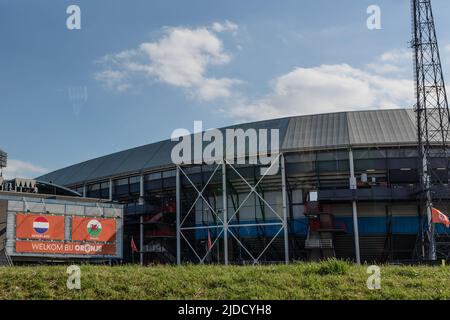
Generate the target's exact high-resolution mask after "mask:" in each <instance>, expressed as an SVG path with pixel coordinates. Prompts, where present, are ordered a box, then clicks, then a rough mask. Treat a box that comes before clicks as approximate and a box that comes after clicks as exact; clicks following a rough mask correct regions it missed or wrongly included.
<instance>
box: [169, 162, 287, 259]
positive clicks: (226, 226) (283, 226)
mask: <svg viewBox="0 0 450 320" xmlns="http://www.w3.org/2000/svg"><path fill="white" fill-rule="evenodd" d="M280 160H281V177H282V185H281V189H282V199H283V215H282V216H280V215H279V214H278V212H277V211H276V210H275V209H274V208H273V207H272V206H271V205H270V204H269V203H268V202H267V201H266V200H265V199H264V197H263V196H262V195H261V194H260V193H259V192H258V191H257V188H258V186H259V184H260V183H261V181H262V180H263V179H264V177H266V175H267V173H269V172H270V171H271V169H272V168H273V167H274V166H275V165H277V166H278V165H280ZM227 167H228V168H230V169H231V170H233V171H234V172H235V173H236V175H237V176H238V177H239V178H240V179H242V180H243V181H244V183H245V184H246V185H247V186H248V187H249V188H250V192H249V193H248V195H247V196H246V197H245V198H244V200H243V201H242V202H241V203H240V205H239V207H238V208H237V209H236V210H234V213H233V214H232V215H231V216H228V210H227V207H228V204H227V202H228V196H227V186H226V185H227V179H226V169H227ZM219 168H222V190H223V210H222V213H223V215H222V218H221V216H220V215H219V212H217V211H216V210H214V208H212V206H211V205H210V204H209V202H208V201H207V200H206V198H205V196H204V192H205V190H206V188H207V186H208V185H209V183H210V182H211V180H212V178H213V177H214V175H215V174H216V172H217V171H218V169H219ZM181 175H183V176H184V177H185V178H186V179H187V181H188V182H189V184H190V185H191V186H192V187H193V188H194V190H195V192H196V193H197V197H196V199H195V200H194V202H193V203H192V205H191V207H190V208H189V210H188V211H187V213H186V215H185V216H184V218H183V219H181V187H182V186H181ZM176 188H177V192H176V195H177V264H181V239H183V240H184V241H185V242H186V243H187V245H188V247H189V248H190V249H191V250H192V252H193V253H194V255H195V256H196V257H197V259H198V261H199V263H200V264H203V263H204V262H205V259H206V257H207V256H208V255H209V253H210V252H211V249H212V248H213V247H214V246H215V245H216V243H217V242H218V241H219V239H220V237H221V236H222V234H223V235H224V263H225V264H228V263H229V261H228V240H227V239H228V235H231V237H232V238H233V239H235V240H236V242H237V243H238V244H239V246H240V247H241V248H242V249H243V250H244V251H245V252H246V253H247V254H248V255H249V256H250V257H251V258H252V259H253V264H259V262H260V259H261V257H262V256H263V255H264V253H265V252H266V251H267V249H268V248H269V247H270V245H271V244H272V243H273V241H274V240H275V239H276V238H277V237H278V235H279V234H280V233H281V231H283V230H284V251H285V252H284V254H285V263H286V264H288V263H289V242H288V221H287V219H288V218H287V192H286V172H285V164H284V156H283V155H282V154H279V155H278V156H277V158H276V159H275V160H274V161H272V163H271V166H270V167H269V169H268V170H266V171H265V173H264V174H262V176H261V178H260V179H259V180H258V181H257V183H256V184H255V185H251V184H250V183H249V182H248V181H247V179H245V178H244V177H243V176H242V175H241V174H240V173H239V171H238V170H237V169H236V168H235V167H234V166H233V165H232V164H231V163H229V162H228V161H227V160H226V159H223V160H222V161H221V163H219V164H218V165H217V166H216V167H215V169H214V171H213V173H212V174H211V176H210V177H209V179H208V180H207V182H206V183H205V185H204V186H203V188H202V189H201V190H199V189H198V188H197V187H196V186H195V184H194V183H193V182H192V180H191V179H190V178H189V175H188V174H186V172H185V171H184V170H183V168H182V167H181V166H177V179H176ZM252 194H255V195H256V196H257V197H258V198H259V199H260V200H261V201H262V202H263V203H264V204H265V205H266V206H267V208H269V210H270V211H272V212H273V213H274V214H275V216H276V217H277V218H278V219H279V220H280V222H274V223H253V224H240V223H239V222H238V224H232V223H231V222H232V220H233V218H234V217H235V216H236V215H237V214H238V213H239V211H240V210H241V208H242V207H243V205H244V204H245V202H246V201H247V200H248V199H249V198H250V196H251V195H252ZM200 199H203V201H204V202H206V204H207V205H208V207H209V209H210V210H211V212H212V214H213V215H214V216H215V217H216V218H217V220H218V221H219V223H218V224H217V225H215V226H214V225H208V226H195V227H183V225H184V223H185V222H186V219H187V217H188V216H189V215H190V214H191V213H192V211H193V209H194V208H195V204H196V203H197V201H198V200H200ZM266 226H280V229H279V230H278V232H276V234H275V236H274V237H273V238H272V239H271V240H270V241H269V243H268V244H267V245H266V246H265V247H264V249H263V250H262V252H261V253H260V254H259V255H258V256H256V257H255V256H254V255H252V253H251V252H250V251H249V250H248V249H247V248H246V247H245V245H244V244H243V243H242V242H241V241H240V240H239V238H238V237H237V236H236V235H235V233H234V232H233V231H231V230H230V228H241V227H266ZM214 228H217V229H218V232H219V233H218V235H217V237H216V239H215V240H214V241H213V242H212V245H211V247H210V248H208V250H207V251H206V253H205V255H203V256H200V255H199V254H198V252H197V251H196V250H195V248H194V247H193V245H192V244H191V243H190V242H189V240H188V239H187V238H186V236H185V235H184V234H183V231H195V230H204V229H214Z"/></svg>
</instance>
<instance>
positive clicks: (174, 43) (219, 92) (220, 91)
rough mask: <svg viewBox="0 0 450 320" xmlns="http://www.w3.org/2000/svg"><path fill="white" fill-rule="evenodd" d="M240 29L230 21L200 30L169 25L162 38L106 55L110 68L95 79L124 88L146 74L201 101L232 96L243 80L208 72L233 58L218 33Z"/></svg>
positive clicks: (105, 59)
mask: <svg viewBox="0 0 450 320" xmlns="http://www.w3.org/2000/svg"><path fill="white" fill-rule="evenodd" d="M237 29H238V26H237V25H236V24H234V23H232V22H230V21H226V22H225V23H223V24H222V23H218V22H216V23H214V24H213V25H212V26H211V27H200V28H196V29H189V28H183V27H177V28H165V29H164V35H163V36H162V37H161V38H160V39H159V40H158V41H155V42H145V43H142V44H140V45H139V46H138V48H136V49H131V50H125V51H122V52H120V53H117V54H113V55H107V56H105V57H104V58H103V59H101V61H100V62H101V63H102V64H103V65H104V66H105V67H106V68H105V70H103V71H100V72H98V73H97V74H95V79H97V80H98V81H100V82H101V83H103V84H104V85H105V86H106V87H108V88H112V89H116V90H118V91H124V90H127V89H129V88H130V87H131V86H132V79H133V76H136V75H144V76H146V77H149V78H151V79H155V80H157V81H160V82H163V83H166V84H169V85H172V86H176V87H181V88H183V89H186V90H187V91H188V93H189V95H190V96H193V97H195V98H198V99H200V100H207V101H211V100H214V99H217V98H225V97H229V96H230V95H231V91H232V87H233V86H235V85H237V84H239V83H240V81H239V80H237V79H231V78H214V77H209V76H208V71H209V68H210V67H211V66H220V65H225V64H228V63H229V62H230V61H231V55H230V54H229V53H227V52H226V51H225V50H224V47H223V42H222V40H221V39H220V38H219V37H218V34H217V33H220V32H226V31H231V32H236V31H237Z"/></svg>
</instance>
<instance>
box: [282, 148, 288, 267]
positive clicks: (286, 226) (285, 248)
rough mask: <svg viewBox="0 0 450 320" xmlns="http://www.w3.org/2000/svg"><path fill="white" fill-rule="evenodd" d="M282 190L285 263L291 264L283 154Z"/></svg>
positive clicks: (283, 159)
mask: <svg viewBox="0 0 450 320" xmlns="http://www.w3.org/2000/svg"><path fill="white" fill-rule="evenodd" d="M280 157H281V189H282V197H283V229H284V262H285V263H286V264H289V239H288V236H289V232H288V214H287V192H286V165H285V158H284V155H283V154H281V156H280Z"/></svg>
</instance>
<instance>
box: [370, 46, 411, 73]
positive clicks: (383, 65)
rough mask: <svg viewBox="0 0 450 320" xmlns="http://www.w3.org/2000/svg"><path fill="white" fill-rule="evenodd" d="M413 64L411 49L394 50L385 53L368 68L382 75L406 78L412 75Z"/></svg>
mask: <svg viewBox="0 0 450 320" xmlns="http://www.w3.org/2000/svg"><path fill="white" fill-rule="evenodd" d="M412 63H413V57H412V51H411V49H393V50H390V51H387V52H385V53H383V54H382V55H381V56H379V57H378V58H377V59H376V60H375V62H373V63H369V64H368V65H367V66H366V68H367V69H368V70H370V71H372V72H375V73H377V74H381V75H387V74H389V75H391V76H395V77H405V76H408V75H410V74H411V68H412Z"/></svg>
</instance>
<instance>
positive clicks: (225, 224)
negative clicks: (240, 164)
mask: <svg viewBox="0 0 450 320" xmlns="http://www.w3.org/2000/svg"><path fill="white" fill-rule="evenodd" d="M222 202H223V258H224V263H225V265H228V195H227V165H226V163H225V160H223V163H222Z"/></svg>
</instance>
